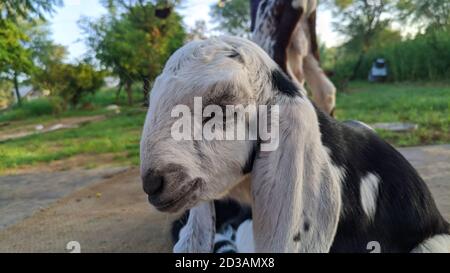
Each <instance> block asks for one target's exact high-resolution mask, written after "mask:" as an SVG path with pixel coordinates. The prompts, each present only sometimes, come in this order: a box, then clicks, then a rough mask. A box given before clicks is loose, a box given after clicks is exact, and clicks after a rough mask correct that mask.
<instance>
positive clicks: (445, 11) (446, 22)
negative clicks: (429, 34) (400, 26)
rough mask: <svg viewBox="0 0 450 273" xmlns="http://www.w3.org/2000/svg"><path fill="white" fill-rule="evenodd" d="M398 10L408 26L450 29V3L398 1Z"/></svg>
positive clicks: (438, 0) (432, 0)
mask: <svg viewBox="0 0 450 273" xmlns="http://www.w3.org/2000/svg"><path fill="white" fill-rule="evenodd" d="M397 9H399V10H400V12H401V17H402V18H403V19H404V21H405V22H406V23H408V24H412V25H416V26H422V27H425V28H429V27H431V28H447V29H448V28H449V26H450V1H447V0H398V3H397Z"/></svg>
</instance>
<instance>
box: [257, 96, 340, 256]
mask: <svg viewBox="0 0 450 273" xmlns="http://www.w3.org/2000/svg"><path fill="white" fill-rule="evenodd" d="M275 103H276V104H278V105H279V122H278V129H279V133H278V135H277V136H276V137H278V138H279V139H278V141H273V140H271V142H275V143H276V142H278V143H279V145H278V148H277V149H276V150H273V151H263V150H261V151H260V152H259V154H258V156H257V157H256V159H255V162H254V165H253V171H252V195H253V199H254V200H253V202H254V203H253V225H254V226H253V232H254V240H255V251H256V252H328V251H329V249H330V247H331V244H332V242H333V238H334V235H335V233H336V228H337V223H338V219H339V214H340V205H341V199H340V186H339V177H338V174H337V173H336V172H335V171H334V168H333V166H332V165H331V162H330V159H329V156H328V154H327V152H326V150H325V148H324V147H323V145H322V142H321V134H320V131H319V124H318V120H317V114H316V112H315V109H314V107H313V105H312V104H311V102H310V101H309V100H308V99H307V98H302V97H301V96H288V95H286V94H285V95H277V96H276V97H275ZM272 108H273V107H272ZM271 114H272V113H271ZM272 122H273V121H272ZM269 126H270V127H272V130H273V128H274V126H276V124H270V125H269ZM262 144H263V142H262V143H261V146H262Z"/></svg>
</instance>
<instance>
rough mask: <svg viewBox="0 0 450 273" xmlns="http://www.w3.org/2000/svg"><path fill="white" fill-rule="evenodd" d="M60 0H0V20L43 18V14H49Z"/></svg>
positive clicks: (59, 3)
mask: <svg viewBox="0 0 450 273" xmlns="http://www.w3.org/2000/svg"><path fill="white" fill-rule="evenodd" d="M62 3H63V2H62V0H2V1H1V2H0V11H1V13H0V20H13V21H16V20H17V19H24V20H29V21H32V20H36V19H41V20H45V16H44V14H45V13H47V14H51V13H53V12H54V11H55V7H56V6H61V5H62Z"/></svg>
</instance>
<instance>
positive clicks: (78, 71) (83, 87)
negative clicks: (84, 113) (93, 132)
mask: <svg viewBox="0 0 450 273" xmlns="http://www.w3.org/2000/svg"><path fill="white" fill-rule="evenodd" d="M58 74H59V77H58V78H56V79H55V80H56V81H59V83H60V84H59V86H61V89H60V90H59V93H58V95H59V96H60V97H62V98H63V99H64V101H65V102H66V103H67V102H70V104H72V106H76V105H78V103H79V102H80V99H81V98H82V97H83V96H84V95H86V94H89V93H94V92H95V91H97V90H98V89H99V88H100V87H102V85H103V84H104V81H103V79H104V72H102V71H96V70H95V68H94V67H93V66H92V65H91V64H89V63H88V62H86V61H83V62H80V63H78V64H76V65H73V64H64V65H62V66H61V70H60V72H59V73H58Z"/></svg>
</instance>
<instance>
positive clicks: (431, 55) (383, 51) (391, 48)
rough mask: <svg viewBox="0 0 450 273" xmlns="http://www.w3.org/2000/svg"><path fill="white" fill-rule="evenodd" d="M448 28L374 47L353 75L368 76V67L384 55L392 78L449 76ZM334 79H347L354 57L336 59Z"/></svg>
mask: <svg viewBox="0 0 450 273" xmlns="http://www.w3.org/2000/svg"><path fill="white" fill-rule="evenodd" d="M449 48H450V31H444V30H443V31H430V32H428V33H425V34H419V35H418V36H417V37H415V38H414V39H408V40H405V41H401V42H397V41H395V40H394V41H391V42H385V43H383V44H381V45H380V46H376V47H373V48H372V49H370V50H369V51H368V52H367V53H366V54H365V56H364V58H363V59H362V61H361V65H360V69H358V71H357V72H356V75H355V76H356V78H358V79H363V80H364V79H367V76H368V73H369V70H370V68H371V66H372V63H373V61H374V60H375V59H376V58H380V57H381V58H385V59H386V60H387V63H388V72H389V80H391V81H417V80H423V81H436V80H440V81H442V80H444V81H445V80H448V79H450V51H449V50H448V49H449ZM337 59H338V61H337V62H336V65H335V67H334V71H335V76H334V77H333V80H334V81H335V82H336V83H337V84H338V86H341V85H342V79H345V78H348V76H349V75H350V74H351V73H352V71H351V70H352V68H353V67H354V65H355V63H356V62H357V57H356V56H355V55H351V54H342V55H341V57H340V58H339V57H338V58H337Z"/></svg>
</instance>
